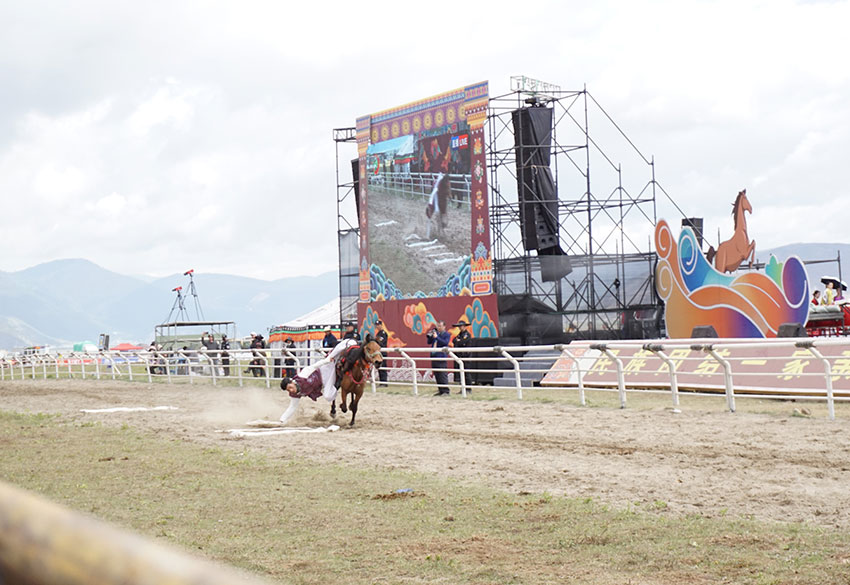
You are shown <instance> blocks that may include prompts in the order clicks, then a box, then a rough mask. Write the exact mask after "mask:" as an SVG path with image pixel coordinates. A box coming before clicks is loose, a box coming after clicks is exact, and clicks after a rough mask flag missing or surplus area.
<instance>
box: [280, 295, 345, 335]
mask: <svg viewBox="0 0 850 585" xmlns="http://www.w3.org/2000/svg"><path fill="white" fill-rule="evenodd" d="M317 325H323V326H324V325H332V326H334V327H338V326H339V297H336V298H335V299H332V300H330V301H328V302H327V303H325V304H324V305H322V306H321V307H316V308H315V309H313V310H312V311H310V312H309V313H305V314H303V315H301V316H300V317H296V318H295V319H292V320H290V321H287V322H286V323H284V324H283V325H280V327H289V328H292V327H311V326H312V327H315V326H317ZM275 329H277V327H276V328H275Z"/></svg>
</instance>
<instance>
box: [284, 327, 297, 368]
mask: <svg viewBox="0 0 850 585" xmlns="http://www.w3.org/2000/svg"><path fill="white" fill-rule="evenodd" d="M294 349H295V342H294V341H293V340H292V338H291V337H287V338H286V341H284V342H283V355H284V356H286V359H284V360H283V365H284V367H285V368H286V374H285V375H286V376H287V377H289V378H294V377H295V364H296V362H295V355H294V354H293V353H292V352H293V350H294Z"/></svg>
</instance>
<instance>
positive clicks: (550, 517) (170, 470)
mask: <svg viewBox="0 0 850 585" xmlns="http://www.w3.org/2000/svg"><path fill="white" fill-rule="evenodd" d="M351 437H352V438H351V440H356V437H357V435H351ZM0 445H2V456H0V477H2V479H3V480H5V481H8V482H10V483H13V484H15V485H18V486H21V487H24V488H26V489H30V490H33V491H35V492H37V493H40V494H43V495H45V496H47V497H48V498H50V499H51V500H54V501H57V502H60V503H63V504H65V505H67V506H70V507H72V508H74V509H77V510H80V511H83V512H86V513H90V514H93V515H95V516H97V517H100V518H103V519H106V520H108V521H111V522H114V523H117V524H118V525H120V526H124V527H127V528H130V529H133V530H135V531H138V532H141V533H143V534H146V535H148V536H151V537H153V538H156V539H159V540H161V541H165V542H168V543H172V544H175V545H178V546H180V547H182V548H184V549H187V550H189V551H194V552H196V553H198V554H200V555H203V556H205V557H208V558H213V559H218V560H221V561H224V562H226V563H229V564H232V565H235V566H238V567H241V568H244V569H247V570H249V571H252V572H255V573H258V574H262V575H265V576H269V577H271V578H272V579H276V580H278V581H280V582H282V583H298V584H325V583H353V584H361V583H362V584H377V583H388V584H391V583H473V584H492V583H499V584H502V583H517V584H519V583H523V584H525V583H553V584H554V583H599V584H614V583H671V584H672V583H676V584H683V583H752V584H768V583H807V584H808V583H811V584H823V583H850V535H848V533H847V531H846V530H842V529H830V528H826V527H823V526H811V525H806V524H798V523H778V522H765V521H759V520H756V519H747V518H740V517H737V518H732V517H724V516H723V515H720V516H719V517H712V518H708V517H703V516H701V515H686V516H675V515H670V514H667V513H666V507H667V504H666V502H665V501H662V500H660V499H659V500H656V501H654V502H649V503H646V502H644V503H638V504H636V505H629V506H626V507H623V508H619V509H615V508H612V507H610V506H607V505H605V504H603V503H601V502H599V501H597V500H595V499H592V498H566V497H559V496H554V495H551V494H549V493H546V492H542V493H524V492H521V493H508V492H506V491H503V490H495V489H491V488H488V487H485V486H483V485H470V484H469V483H468V482H464V483H459V482H454V481H452V480H450V479H446V478H444V477H441V476H438V475H432V474H419V473H409V472H401V471H396V470H392V469H388V468H386V467H383V466H381V464H380V461H376V462H375V465H374V466H352V465H350V464H333V463H331V462H323V463H318V462H316V461H315V460H306V459H304V458H301V457H300V456H299V455H298V454H297V453H294V452H287V451H281V452H278V453H276V454H270V453H269V452H268V451H265V452H259V451H254V450H252V449H251V445H250V444H248V443H244V442H238V441H231V442H229V443H227V444H226V446H224V447H209V446H203V445H198V444H194V443H192V442H187V441H185V440H180V439H174V438H167V437H163V436H158V435H157V434H155V433H152V432H148V431H145V430H143V429H139V428H135V427H134V426H131V425H127V424H124V425H120V426H117V425H116V426H113V425H104V424H101V423H98V422H95V423H88V422H80V421H79V420H71V419H69V418H68V417H64V416H62V415H55V414H54V415H46V414H35V413H30V414H20V413H14V412H8V411H4V412H2V413H0ZM399 490H411V491H402V492H400V491H399Z"/></svg>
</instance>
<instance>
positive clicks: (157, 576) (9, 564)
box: [0, 482, 267, 585]
mask: <svg viewBox="0 0 850 585" xmlns="http://www.w3.org/2000/svg"><path fill="white" fill-rule="evenodd" d="M0 583H2V584H3V585H12V584H17V583H25V584H27V585H84V584H85V585H117V584H122V585H154V584H159V585H162V584H168V585H200V584H205V585H233V584H244V585H263V584H265V583H267V582H266V581H263V580H262V579H260V578H258V577H254V576H251V575H248V574H246V573H242V572H240V571H238V570H236V569H233V568H230V567H226V566H223V565H220V564H217V563H214V562H211V561H208V560H204V559H200V558H196V557H193V556H191V555H189V554H186V553H184V552H182V551H178V550H176V549H174V548H171V547H168V546H164V545H162V544H160V543H157V542H154V541H152V540H149V539H147V538H144V537H141V536H138V535H136V534H132V533H130V532H127V531H125V530H122V529H119V528H116V527H114V526H111V525H109V524H106V523H105V522H101V521H99V520H96V519H94V518H91V517H89V516H86V515H84V514H80V513H78V512H74V511H71V510H69V509H67V508H64V507H62V506H60V505H58V504H54V503H52V502H49V501H48V500H46V499H44V498H42V497H39V496H36V495H33V494H31V493H28V492H25V491H23V490H21V489H18V488H15V487H12V486H10V485H8V484H5V483H3V482H0Z"/></svg>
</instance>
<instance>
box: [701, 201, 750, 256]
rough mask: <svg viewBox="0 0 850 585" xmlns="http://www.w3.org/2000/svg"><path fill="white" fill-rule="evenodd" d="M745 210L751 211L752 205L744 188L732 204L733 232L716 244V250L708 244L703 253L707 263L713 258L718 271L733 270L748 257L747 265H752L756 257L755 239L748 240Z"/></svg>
mask: <svg viewBox="0 0 850 585" xmlns="http://www.w3.org/2000/svg"><path fill="white" fill-rule="evenodd" d="M747 211H749V212H750V213H752V212H753V207H752V205H750V200H749V199H747V190H746V189H744V190H743V191H740V192H739V193H738V196H737V197H736V198H735V203H733V204H732V217H733V219H734V221H735V233H734V234H732V237H731V238H729V239H728V240H726V241H725V242H721V243H720V244H719V245H718V246H717V251H715V250H714V248H713V247H712V246H709V247H708V252H706V254H705V258H706V260H708V263H709V264H711V261H712V260H714V267H715V268H716V269H717V271H718V272H734V271H735V270H738V267H739V266H740V265H741V263H742V262H743V261H744V260H746V259H747V258H748V257H749V259H750V262H749V266H750V268H752V267H753V262H755V258H756V241H755V240H752V241H750V238H749V236H748V235H747V216H746V215H745V212H747Z"/></svg>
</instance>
